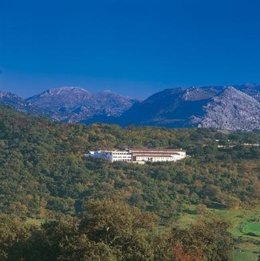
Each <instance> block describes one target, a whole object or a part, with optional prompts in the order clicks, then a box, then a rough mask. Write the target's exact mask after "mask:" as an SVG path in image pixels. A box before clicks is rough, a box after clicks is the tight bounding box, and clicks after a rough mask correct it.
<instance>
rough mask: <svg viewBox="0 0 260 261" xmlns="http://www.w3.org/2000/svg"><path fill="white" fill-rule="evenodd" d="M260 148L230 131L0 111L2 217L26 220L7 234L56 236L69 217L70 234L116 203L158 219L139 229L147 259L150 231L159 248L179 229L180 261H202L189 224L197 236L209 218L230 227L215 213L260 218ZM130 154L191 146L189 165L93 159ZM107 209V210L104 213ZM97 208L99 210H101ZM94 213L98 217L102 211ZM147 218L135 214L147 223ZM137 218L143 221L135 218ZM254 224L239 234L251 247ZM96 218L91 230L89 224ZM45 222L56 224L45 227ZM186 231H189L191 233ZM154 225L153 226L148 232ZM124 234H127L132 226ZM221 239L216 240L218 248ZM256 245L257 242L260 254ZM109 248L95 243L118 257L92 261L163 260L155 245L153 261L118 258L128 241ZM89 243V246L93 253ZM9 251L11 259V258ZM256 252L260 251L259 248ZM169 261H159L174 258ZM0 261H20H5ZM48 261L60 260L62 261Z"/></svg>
mask: <svg viewBox="0 0 260 261" xmlns="http://www.w3.org/2000/svg"><path fill="white" fill-rule="evenodd" d="M259 141H260V132H245V133H242V132H241V133H239V132H236V133H228V132H220V131H215V130H211V129H207V130H206V129H166V128H150V127H138V128H136V127H133V126H129V127H127V128H120V127H119V126H116V125H100V124H94V125H91V126H83V125H71V124H60V123H54V122H51V121H49V120H48V119H44V118H39V117H32V116H28V115H27V114H23V113H18V112H15V111H13V110H11V109H9V108H5V107H1V108H0V164H1V168H0V198H1V200H0V211H1V213H2V216H3V220H6V219H5V218H6V217H10V216H12V219H13V220H17V222H16V223H15V224H9V223H8V222H7V221H5V222H2V223H3V224H6V225H5V228H6V227H9V226H11V225H15V226H16V227H18V230H19V231H20V230H23V229H25V228H24V226H25V227H26V231H27V229H29V228H28V227H31V228H30V229H32V227H38V229H39V227H41V226H45V227H43V228H41V229H42V230H41V233H47V232H46V231H47V230H48V229H47V228H46V226H48V224H49V223H48V222H54V220H61V219H62V220H64V219H65V220H66V221H64V222H61V223H60V224H62V226H63V225H64V228H65V227H66V226H69V227H71V226H72V224H73V223H75V224H79V223H80V222H83V221H84V220H85V219H84V217H85V215H86V213H91V212H89V209H90V204H94V206H98V207H97V208H98V209H101V210H102V207H100V205H99V204H101V206H102V204H103V203H102V202H108V203H109V202H111V201H112V202H114V203H113V204H115V206H116V205H117V204H118V206H119V209H121V211H122V213H125V212H127V211H131V210H129V209H127V208H128V207H129V208H130V209H134V212H136V213H139V211H141V212H140V213H141V214H142V215H148V216H147V219H148V220H154V221H149V222H148V224H145V225H138V226H137V227H138V229H140V231H142V233H141V232H140V235H142V236H140V240H141V241H142V242H143V243H142V244H147V247H145V246H144V245H142V249H145V251H146V250H147V251H148V249H150V247H151V244H152V243H151V242H149V240H148V239H147V238H146V237H147V236H148V235H147V234H146V233H148V234H149V233H152V234H153V237H152V238H153V242H155V241H156V236H155V235H157V237H159V235H160V236H161V233H166V231H169V230H171V229H172V227H173V226H177V227H178V229H180V231H179V230H178V233H177V232H176V233H175V234H174V232H172V233H171V235H175V238H178V242H179V243H178V244H177V243H176V242H177V241H176V240H175V241H174V240H173V241H172V242H173V243H172V245H174V246H175V248H174V249H175V252H174V253H175V259H174V260H178V259H177V256H178V255H177V254H176V253H178V254H180V256H181V255H182V258H184V257H183V256H185V255H186V257H185V258H186V259H183V260H202V259H200V258H202V256H206V254H205V253H206V252H207V251H206V250H205V249H204V248H203V247H202V245H201V241H203V240H204V239H203V240H202V239H201V238H200V240H201V241H200V240H198V241H196V243H194V242H193V243H194V245H195V246H196V247H195V248H194V249H193V248H189V247H188V245H189V242H190V241H187V240H184V239H183V237H180V235H186V234H185V233H186V232H187V231H189V229H188V228H189V226H190V224H191V223H194V221H193V220H199V221H195V224H194V226H195V228H190V231H193V230H196V229H197V227H202V226H203V225H201V224H199V225H198V224H197V223H196V222H200V219H201V218H202V219H203V220H204V221H203V222H204V223H203V224H204V225H205V224H206V223H207V222H206V223H205V220H208V222H210V221H209V220H212V219H215V218H216V216H220V217H221V219H222V220H227V221H229V220H231V219H229V217H228V216H229V215H227V214H226V215H224V216H225V217H224V216H221V215H215V216H214V215H213V214H212V215H213V216H214V217H213V216H211V215H209V214H208V213H213V212H214V211H222V212H221V213H224V212H225V213H233V212H232V211H242V210H243V211H244V210H245V209H246V210H247V211H251V212H254V211H256V209H257V208H258V203H259V198H260V197H259V191H260V189H259V188H260V182H259V178H260V161H259V159H260V148H259V147H257V146H255V145H253V144H257V143H259ZM124 147H156V148H183V149H185V150H186V151H187V154H188V155H189V156H190V157H188V158H187V159H185V160H183V161H180V162H178V163H153V164H145V165H134V164H127V163H120V162H119V163H113V164H112V163H109V162H106V161H103V160H94V159H91V158H87V157H85V156H84V154H85V153H86V152H87V151H88V150H90V149H97V148H124ZM91 202H92V203H91ZM95 204H97V205H95ZM109 204H110V203H109ZM123 206H125V207H126V209H125V207H123ZM194 206H195V207H194ZM103 209H106V208H105V206H103ZM94 210H95V211H98V210H96V208H95V207H94ZM94 210H93V213H96V212H95V211H94ZM101 210H100V211H101ZM101 212H102V211H101ZM140 213H139V214H136V215H137V216H138V215H141V214H140ZM107 215H112V216H111V218H113V217H114V215H115V213H114V214H113V213H112V214H109V211H108V212H107ZM105 217H107V216H105ZM154 217H155V218H154ZM132 218H133V220H135V218H136V216H135V215H134V216H133V217H132ZM246 218H249V219H248V220H247V222H246V223H244V224H243V227H242V228H241V230H240V232H239V233H241V234H243V235H247V236H248V238H250V239H252V240H253V239H254V238H259V223H257V222H258V221H257V219H256V220H251V219H250V218H252V216H250V217H246ZM78 219H79V220H78ZM241 219H242V218H241ZM68 220H69V221H68ZM87 220H88V222H90V221H89V219H87ZM119 220H120V219H119ZM46 222H47V225H44V224H46ZM104 222H105V221H104ZM118 222H119V223H120V221H118ZM129 222H130V221H129ZM131 222H133V221H131ZM131 222H130V223H131ZM130 223H129V224H130ZM80 224H81V223H80ZM131 224H132V223H131ZM181 224H186V225H187V226H186V225H185V226H184V227H183V226H182V225H181ZM49 225H51V224H49ZM20 226H21V228H20ZM84 226H85V225H84ZM131 226H132V225H131ZM146 226H148V227H152V228H151V229H148V228H147V229H146V228H145V227H146ZM196 226H197V227H196ZM205 226H206V225H205ZM87 227H88V226H87ZM64 228H63V227H62V228H61V229H64ZM224 228H225V226H224V225H223V229H224ZM2 229H3V228H2ZM46 229H47V230H46ZM70 229H72V228H70ZM70 229H68V231H70ZM124 229H126V230H127V231H128V229H130V228H129V227H127V228H124ZM186 229H188V230H186ZM232 229H233V228H232V226H231V228H230V229H229V231H230V232H231V233H232V234H233V235H234V236H235V238H236V244H237V246H238V247H239V249H242V246H241V244H242V243H243V242H244V241H243V242H242V241H241V242H239V241H238V239H239V237H240V236H239V235H238V234H236V232H235V231H233V230H232ZM72 230H73V229H72ZM155 230H158V232H155ZM73 231H74V230H73ZM123 231H124V230H123ZM163 231H164V232H163ZM171 231H172V230H171ZM184 231H186V232H184ZM79 232H80V231H74V232H73V233H74V234H73V233H72V232H71V233H72V234H73V235H74V236H73V237H77V238H78V237H80V239H78V240H83V239H82V238H81V237H82V236H83V235H82V234H80V235H79V234H78V233H79ZM143 232H144V233H145V235H144V234H143ZM20 233H22V234H23V233H25V234H26V233H29V232H28V231H27V232H21V231H20V232H19V233H18V234H19V235H20ZM80 233H81V232H80ZM88 233H90V234H91V233H92V232H86V235H90V234H88ZM93 233H94V232H93ZM95 233H96V232H95ZM120 233H121V232H120ZM124 233H128V232H126V231H125V232H124ZM129 233H130V232H129ZM158 233H159V235H158ZM227 233H228V232H227ZM216 234H217V232H216ZM28 235H30V236H31V234H30V233H29V234H27V236H25V235H24V234H23V236H22V237H23V238H26V240H29V239H28V238H30V236H28ZM116 235H117V234H116ZM196 235H197V234H196ZM117 236H118V235H117ZM132 236H134V237H135V238H136V237H138V236H137V235H133V234H132V232H131V233H130V234H129V237H130V238H131V237H132ZM96 237H97V235H95V236H94V238H88V240H92V241H91V242H92V243H93V242H94V241H93V240H97V238H96ZM166 237H167V236H166ZM186 237H187V238H189V237H191V238H194V237H196V236H195V234H192V235H191V234H189V237H188V236H187V235H186ZM180 238H181V239H180ZM45 239H46V238H45ZM0 240H1V239H0ZM2 240H4V239H2ZM5 240H6V239H5ZM30 240H31V239H30ZM217 240H218V239H217V238H216V240H215V241H216V242H217ZM257 240H258V239H256V240H255V241H254V240H253V241H254V244H255V246H256V248H257V246H259V245H258V243H256V242H257ZM11 241H12V240H11ZM83 241H84V240H83ZM83 241H82V242H83ZM101 241H102V244H103V245H102V246H101V245H99V246H97V245H95V247H98V248H95V251H97V253H96V255H97V257H99V258H100V256H99V254H100V255H101V253H106V251H107V253H108V254H107V257H108V256H111V258H110V259H102V258H101V259H92V260H156V259H155V254H154V253H150V252H149V251H152V250H151V249H154V248H153V247H152V248H151V249H150V250H149V251H148V252H149V253H150V254H149V253H146V254H144V256H146V259H144V257H141V256H139V257H138V258H139V259H138V258H137V257H135V258H137V259H131V258H133V257H131V255H132V254H131V253H130V252H131V251H130V252H129V259H127V258H126V257H125V256H124V257H122V256H121V257H120V258H121V259H120V258H119V256H120V255H121V254H120V253H122V251H121V250H120V251H121V252H120V251H119V248H120V247H122V245H120V244H121V243H120V242H119V243H118V244H117V245H116V247H114V245H113V247H112V246H111V244H112V243H111V244H110V243H108V242H107V241H106V240H103V239H102V240H101ZM0 242H1V241H0ZM77 242H78V241H77ZM80 242H81V241H80ZM88 242H90V241H88ZM97 242H99V240H97V241H95V244H96V243H97ZM109 242H110V241H109ZM134 242H135V241H131V244H135V243H134ZM167 242H168V241H167ZM174 242H175V243H176V244H175V243H174ZM198 242H200V243H198ZM258 242H259V241H258ZM45 243H46V242H45ZM92 243H91V244H92ZM99 243H100V242H99ZM190 243H191V242H190ZM82 244H83V243H82ZM85 244H86V243H84V244H83V245H84V246H85ZM89 244H90V243H89ZM89 244H88V246H90V245H91V244H90V245H89ZM138 244H141V243H140V242H139V243H138ZM11 245H12V244H11ZM227 245H228V244H227ZM109 247H110V248H111V249H112V250H111V249H110V248H109ZM139 247H140V245H139ZM7 249H8V247H7ZM97 249H99V250H97ZM187 249H189V251H191V252H192V251H193V252H192V253H193V254H194V253H196V254H194V255H193V256H196V258H197V259H191V256H192V255H191V253H190V252H189V251H188V250H187ZM92 250H93V249H92V248H91V251H92ZM110 250H111V251H112V252H111V251H110ZM1 251H2V252H3V253H6V251H7V250H3V249H2V250H1ZM4 251H5V252H4ZM66 251H68V249H66ZM99 251H100V253H99ZM117 251H119V252H120V253H119V252H117ZM140 251H141V250H140ZM142 251H144V250H142ZM142 251H141V252H142ZM165 251H166V250H165ZM250 251H251V250H250ZM252 251H253V252H254V253H257V249H256V250H255V249H254V250H252ZM7 252H8V251H7ZM126 252H127V251H126ZM166 252H167V251H166ZM213 252H214V249H213V248H212V249H211V253H208V254H207V255H208V256H210V255H211V256H213V254H212V253H213ZM253 252H252V253H253ZM98 253H99V254H98ZM156 253H158V251H157V252H156ZM223 253H224V251H223ZM235 255H238V254H237V253H235ZM255 255H257V254H255ZM2 256H4V254H2ZM61 256H62V255H61ZM148 256H149V258H150V259H149V258H148ZM169 256H170V254H167V255H166V257H165V258H170V257H169ZM238 256H239V255H238ZM0 257H1V254H0ZM130 257H131V258H130ZM3 258H4V257H3ZM6 258H7V257H6ZM113 258H114V259H113ZM157 258H159V257H157ZM160 258H161V259H157V260H171V259H163V257H160ZM189 258H190V259H189ZM216 258H218V257H215V259H210V258H208V259H206V260H221V259H216ZM238 258H239V257H238ZM0 260H11V259H10V258H9V259H1V258H0ZM14 260H15V259H14ZM21 260H24V259H21ZM34 260H36V259H34ZM49 260H58V259H55V257H53V259H51V258H50V259H49ZM59 260H73V259H59ZM74 260H76V259H74ZM77 260H80V259H77ZM82 260H88V259H82ZM89 260H91V259H89ZM180 260H181V259H180ZM203 260H204V259H203ZM237 260H239V259H237Z"/></svg>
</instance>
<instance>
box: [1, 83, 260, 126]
mask: <svg viewBox="0 0 260 261" xmlns="http://www.w3.org/2000/svg"><path fill="white" fill-rule="evenodd" d="M0 103H1V104H4V105H8V106H12V107H14V108H16V109H17V110H19V111H25V112H30V113H34V114H38V115H44V116H48V117H50V118H52V119H54V120H57V121H64V122H70V123H73V122H80V123H83V124H90V123H95V122H100V123H117V124H120V125H122V126H127V125H151V126H164V127H205V128H211V127H212V128H218V129H229V130H253V129H260V119H259V117H260V116H259V115H260V109H259V108H260V85H257V84H244V85H237V86H233V87H225V86H207V87H192V88H174V89H166V90H164V91H161V92H158V93H155V94H154V95H152V96H150V97H148V98H147V99H146V100H144V101H142V102H139V101H137V100H134V99H130V98H128V97H124V96H121V95H119V94H116V93H113V92H110V91H103V92H100V93H90V92H89V91H87V90H85V89H82V88H78V87H62V88H56V89H50V90H47V91H45V92H43V93H40V94H38V95H35V96H33V97H30V98H28V99H26V100H24V99H22V98H19V97H17V96H16V95H14V94H11V93H4V92H0Z"/></svg>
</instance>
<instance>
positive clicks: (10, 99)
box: [0, 91, 27, 111]
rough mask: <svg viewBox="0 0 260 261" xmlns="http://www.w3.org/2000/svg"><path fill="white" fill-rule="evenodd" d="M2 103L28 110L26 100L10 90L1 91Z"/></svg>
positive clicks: (17, 108)
mask: <svg viewBox="0 0 260 261" xmlns="http://www.w3.org/2000/svg"><path fill="white" fill-rule="evenodd" d="M0 103H1V104H3V105H6V106H11V107H14V108H15V109H16V110H19V111H26V108H27V104H26V102H25V100H23V99H22V98H20V97H18V96H16V95H15V94H13V93H10V92H2V91H0Z"/></svg>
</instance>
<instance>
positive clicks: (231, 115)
mask: <svg viewBox="0 0 260 261" xmlns="http://www.w3.org/2000/svg"><path fill="white" fill-rule="evenodd" d="M205 112H206V114H205V115H204V117H203V118H202V120H201V122H200V125H201V126H202V127H204V128H208V127H213V128H220V129H228V130H254V129H260V103H259V102H258V101H257V100H256V99H254V98H253V97H251V96H249V95H247V94H245V93H243V92H241V91H238V90H237V89H235V88H234V87H228V88H226V89H225V90H224V91H223V92H222V93H221V94H219V95H218V96H216V97H214V98H213V99H212V100H211V101H210V102H209V103H208V104H207V105H206V107H205Z"/></svg>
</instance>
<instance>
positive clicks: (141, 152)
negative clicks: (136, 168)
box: [87, 149, 186, 163]
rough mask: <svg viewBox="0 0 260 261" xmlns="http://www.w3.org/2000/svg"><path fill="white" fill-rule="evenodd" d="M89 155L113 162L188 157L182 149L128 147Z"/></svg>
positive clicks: (163, 160)
mask: <svg viewBox="0 0 260 261" xmlns="http://www.w3.org/2000/svg"><path fill="white" fill-rule="evenodd" d="M87 156H90V157H93V158H101V159H106V160H109V161H111V162H115V161H125V162H133V163H145V162H167V161H178V160H181V159H184V158H186V151H183V150H182V149H179V150H173V149H126V150H98V151H90V152H89V154H87Z"/></svg>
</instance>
